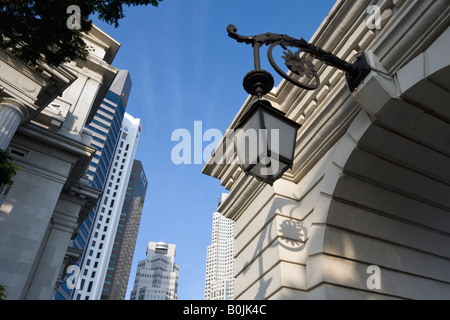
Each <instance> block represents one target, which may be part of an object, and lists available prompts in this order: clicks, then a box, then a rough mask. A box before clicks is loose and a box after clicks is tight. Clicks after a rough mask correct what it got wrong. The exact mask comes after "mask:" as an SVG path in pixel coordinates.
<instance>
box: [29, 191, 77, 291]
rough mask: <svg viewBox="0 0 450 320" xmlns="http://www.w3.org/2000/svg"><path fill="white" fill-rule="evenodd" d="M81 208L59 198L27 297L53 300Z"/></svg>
mask: <svg viewBox="0 0 450 320" xmlns="http://www.w3.org/2000/svg"><path fill="white" fill-rule="evenodd" d="M80 209H81V204H77V203H72V202H70V201H67V200H64V199H59V201H58V204H57V205H56V209H55V212H54V213H53V216H52V222H51V224H52V226H51V230H50V234H49V236H48V239H47V242H46V244H45V248H44V249H43V252H42V255H41V257H40V261H39V264H38V266H37V268H36V271H35V274H34V277H33V280H32V281H31V283H30V286H29V290H28V293H27V294H26V296H25V297H24V298H25V299H27V300H51V299H52V298H53V296H54V294H55V284H56V281H57V278H58V275H59V272H60V269H61V266H62V264H63V262H64V257H65V255H66V251H67V247H68V245H69V242H70V238H71V236H72V234H73V232H74V230H75V228H76V227H77V219H78V214H79V212H80Z"/></svg>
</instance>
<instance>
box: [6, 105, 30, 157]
mask: <svg viewBox="0 0 450 320" xmlns="http://www.w3.org/2000/svg"><path fill="white" fill-rule="evenodd" d="M27 117H28V109H27V107H26V106H25V105H23V104H22V103H20V102H19V101H17V100H16V99H12V98H1V100H0V149H2V150H5V149H6V148H7V147H8V146H9V143H10V142H11V139H12V137H13V136H14V134H15V133H16V130H17V128H18V127H19V125H20V124H21V123H22V122H23V121H24V120H25V119H26V118H27Z"/></svg>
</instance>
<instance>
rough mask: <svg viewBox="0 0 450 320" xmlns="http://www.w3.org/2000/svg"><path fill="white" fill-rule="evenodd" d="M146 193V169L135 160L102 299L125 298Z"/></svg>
mask: <svg viewBox="0 0 450 320" xmlns="http://www.w3.org/2000/svg"><path fill="white" fill-rule="evenodd" d="M146 192H147V178H146V176H145V172H144V168H143V166H142V163H141V162H140V161H139V160H134V162H133V167H132V169H131V175H130V179H129V180H128V187H127V190H126V193H125V199H124V202H123V206H122V211H121V213H120V220H119V224H118V226H117V231H116V237H115V239H114V245H113V248H112V253H111V258H110V260H109V264H108V269H107V272H106V278H105V283H104V285H103V290H102V295H101V299H102V300H125V295H126V292H127V285H128V279H129V276H130V270H131V264H132V262H133V255H134V249H135V246H136V239H137V235H138V231H139V224H140V222H141V216H142V210H143V208H144V200H145V194H146Z"/></svg>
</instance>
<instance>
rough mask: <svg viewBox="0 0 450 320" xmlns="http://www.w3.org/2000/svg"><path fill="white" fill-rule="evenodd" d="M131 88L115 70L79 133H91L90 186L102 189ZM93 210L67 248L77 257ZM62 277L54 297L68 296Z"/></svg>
mask: <svg viewBox="0 0 450 320" xmlns="http://www.w3.org/2000/svg"><path fill="white" fill-rule="evenodd" d="M131 87H132V82H131V78H130V74H129V72H128V71H126V70H119V71H118V73H117V76H116V77H115V79H114V81H113V82H112V84H111V86H110V88H109V90H108V92H107V93H106V96H105V98H104V99H103V101H102V103H101V105H100V107H99V108H98V110H97V112H96V113H95V115H94V117H93V119H92V121H91V122H90V123H89V124H86V125H85V128H84V129H83V132H85V133H89V134H91V135H92V140H91V143H90V146H91V147H94V148H95V149H97V151H96V152H95V154H94V156H93V158H92V160H91V162H90V164H89V167H88V169H87V171H86V177H87V179H88V180H89V184H90V185H91V187H93V188H95V189H98V190H101V191H104V186H105V182H106V179H107V176H108V173H109V171H110V167H111V163H112V161H113V158H114V152H115V150H116V147H117V144H118V141H119V137H120V130H121V126H122V122H123V119H124V115H125V109H126V106H127V101H128V97H129V95H130V92H131ZM99 203H100V201H99ZM97 211H98V204H97V205H96V206H94V207H93V209H92V210H91V211H90V212H89V214H88V215H87V217H86V216H85V217H84V221H83V220H81V221H83V222H82V223H81V225H80V227H79V229H78V232H77V233H76V236H75V237H74V239H73V241H72V244H71V248H70V249H69V251H76V252H78V256H80V255H81V254H83V251H84V250H85V248H86V245H87V242H88V238H89V234H90V232H91V228H92V225H93V224H94V220H95V216H96V214H97ZM76 255H77V254H75V256H76ZM73 264H74V265H77V266H78V265H79V264H80V261H78V262H77V259H76V260H75V261H74V262H73ZM69 276H70V275H69ZM66 279H67V275H66V274H63V275H62V276H61V280H60V285H59V286H58V288H57V292H56V295H55V299H58V300H59V299H61V300H64V299H70V297H71V296H72V289H71V288H69V287H68V286H67V282H66V281H65V280H66Z"/></svg>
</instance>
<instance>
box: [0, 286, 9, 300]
mask: <svg viewBox="0 0 450 320" xmlns="http://www.w3.org/2000/svg"><path fill="white" fill-rule="evenodd" d="M7 296H8V292H7V291H6V289H5V287H4V286H3V285H2V284H1V283H0V300H5V299H6V297H7Z"/></svg>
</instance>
